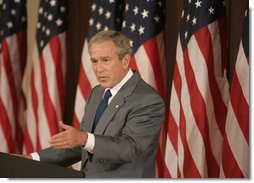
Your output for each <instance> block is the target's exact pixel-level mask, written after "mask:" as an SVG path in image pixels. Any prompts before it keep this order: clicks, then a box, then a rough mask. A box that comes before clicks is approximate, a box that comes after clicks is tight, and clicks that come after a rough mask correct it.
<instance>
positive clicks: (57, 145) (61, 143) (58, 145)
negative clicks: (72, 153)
mask: <svg viewBox="0 0 254 183" xmlns="http://www.w3.org/2000/svg"><path fill="white" fill-rule="evenodd" d="M49 144H50V146H51V147H54V148H66V146H67V142H65V141H50V142H49Z"/></svg>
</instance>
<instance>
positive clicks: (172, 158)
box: [165, 135, 177, 178]
mask: <svg viewBox="0 0 254 183" xmlns="http://www.w3.org/2000/svg"><path fill="white" fill-rule="evenodd" d="M165 152H166V153H165V164H166V166H167V168H168V170H169V172H170V175H171V176H172V178H177V154H176V151H175V149H174V147H173V145H172V144H171V141H170V139H169V136H168V135H167V139H166V147H165Z"/></svg>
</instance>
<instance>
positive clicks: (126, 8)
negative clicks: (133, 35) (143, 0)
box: [125, 3, 129, 12]
mask: <svg viewBox="0 0 254 183" xmlns="http://www.w3.org/2000/svg"><path fill="white" fill-rule="evenodd" d="M127 11H129V4H128V3H126V5H125V12H127Z"/></svg>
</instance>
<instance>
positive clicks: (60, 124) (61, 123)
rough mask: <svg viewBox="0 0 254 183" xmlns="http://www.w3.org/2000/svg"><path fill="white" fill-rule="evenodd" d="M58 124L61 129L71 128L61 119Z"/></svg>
mask: <svg viewBox="0 0 254 183" xmlns="http://www.w3.org/2000/svg"><path fill="white" fill-rule="evenodd" d="M59 126H60V127H61V128H62V129H64V130H69V129H71V128H72V126H70V125H66V124H64V123H63V122H62V121H60V122H59Z"/></svg>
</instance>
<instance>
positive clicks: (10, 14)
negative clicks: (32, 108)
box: [0, 0, 27, 153]
mask: <svg viewBox="0 0 254 183" xmlns="http://www.w3.org/2000/svg"><path fill="white" fill-rule="evenodd" d="M26 28H27V21H26V1H25V0H2V1H0V144H1V145H0V151H2V152H10V153H20V152H21V151H22V143H23V133H22V128H23V118H22V114H23V110H24V107H25V106H24V95H23V92H22V78H23V75H24V68H25V65H26V56H27V47H26V45H27V42H26V37H27V35H26Z"/></svg>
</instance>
